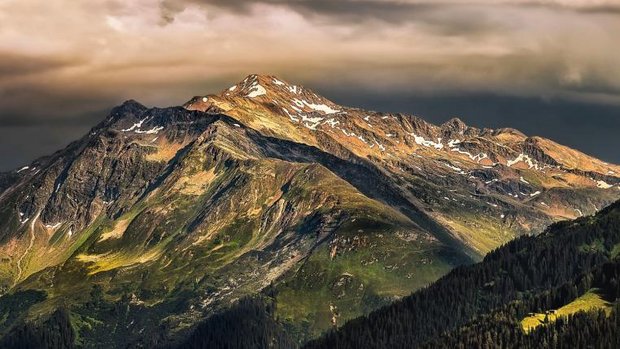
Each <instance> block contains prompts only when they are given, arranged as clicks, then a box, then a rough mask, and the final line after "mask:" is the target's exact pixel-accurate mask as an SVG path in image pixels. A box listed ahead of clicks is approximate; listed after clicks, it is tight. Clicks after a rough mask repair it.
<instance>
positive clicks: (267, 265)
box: [0, 75, 620, 347]
mask: <svg viewBox="0 0 620 349" xmlns="http://www.w3.org/2000/svg"><path fill="white" fill-rule="evenodd" d="M619 173H620V167H618V166H616V165H613V164H608V163H605V162H602V161H600V160H598V159H595V158H592V157H590V156H587V155H585V154H583V153H580V152H578V151H576V150H572V149H569V148H567V147H564V146H561V145H559V144H556V143H554V142H552V141H550V140H546V139H543V138H540V137H528V136H525V135H523V134H522V133H520V132H518V131H516V130H512V129H497V130H491V129H478V128H474V127H469V126H467V125H465V124H464V123H462V122H461V121H460V120H458V119H454V120H451V121H449V122H447V123H445V124H443V125H432V124H430V123H427V122H425V121H424V120H422V119H421V118H419V117H416V116H412V115H404V114H393V113H381V112H374V111H365V110H360V109H356V108H350V107H345V106H340V105H337V104H335V103H334V102H332V101H330V100H328V99H326V98H324V97H322V96H320V95H318V94H317V93H315V92H313V91H312V90H310V89H308V88H305V87H302V86H298V85H293V84H290V83H288V82H285V81H283V80H281V79H278V78H276V77H273V76H262V75H250V76H248V77H247V78H246V79H244V80H243V81H241V82H240V83H238V84H235V85H233V86H231V87H230V88H228V89H226V90H224V91H221V92H220V93H218V94H207V95H201V96H197V97H194V98H192V99H190V100H189V101H188V102H187V103H185V104H184V105H183V106H177V107H169V108H148V107H146V106H143V105H141V104H140V103H138V102H136V101H132V100H130V101H127V102H125V103H123V104H122V105H120V106H118V107H116V108H114V109H112V111H111V112H110V114H109V115H107V116H106V117H105V118H104V120H102V122H100V123H99V124H98V125H96V126H95V127H94V128H93V129H92V130H90V132H89V133H88V134H86V135H85V136H84V137H82V138H81V139H79V140H76V141H75V142H73V143H71V144H70V145H69V146H67V147H66V148H65V149H62V150H60V151H57V152H56V153H53V154H51V155H49V156H46V157H43V158H40V159H37V160H35V161H33V162H32V163H30V164H29V165H28V166H24V167H22V168H20V169H16V170H15V171H11V172H9V173H4V174H0V256H1V258H0V305H1V307H0V337H6V338H15V337H11V336H12V335H11V334H15V333H19V331H22V332H20V333H30V334H32V335H33V336H35V334H41V336H42V337H43V338H52V337H50V335H49V334H47V332H45V331H43V329H44V328H45V326H44V324H45V323H53V324H55V325H54V326H58V327H59V328H63V329H71V331H70V332H71V334H70V333H65V332H62V333H63V335H61V337H60V338H59V339H57V340H58V341H59V343H64V341H71V342H72V343H73V345H75V346H78V347H126V346H128V347H152V346H164V347H166V346H175V345H178V344H180V343H183V341H185V340H187V338H195V337H191V336H192V333H194V331H196V330H197V329H199V328H200V326H201V325H200V324H205V323H207V324H208V323H209V322H208V321H210V320H209V319H212V318H214V316H216V315H218V316H219V315H221V316H230V314H229V315H225V314H226V310H227V309H230V308H231V307H237V308H235V309H237V314H247V313H248V312H251V313H256V314H258V315H257V316H258V317H259V318H260V317H265V318H270V317H271V318H273V319H275V320H277V321H274V322H269V324H271V325H268V326H267V327H266V328H264V329H263V330H260V331H259V330H258V329H256V330H257V332H256V333H257V336H258V333H263V334H264V333H269V334H273V335H274V336H276V337H278V338H279V337H282V338H283V339H282V340H286V341H288V340H291V341H292V342H294V343H303V342H306V341H308V340H310V339H313V338H317V337H318V336H320V335H321V334H322V333H324V332H325V331H326V330H329V329H332V328H334V327H340V326H342V325H343V324H344V323H345V322H346V321H347V320H349V319H354V318H357V317H359V316H360V315H364V314H368V313H370V312H371V311H373V310H375V309H377V308H380V307H381V306H384V305H387V304H390V303H392V302H393V301H394V300H397V299H400V298H402V297H405V296H407V295H409V294H411V292H413V291H415V290H417V289H421V288H423V287H425V286H427V285H429V284H430V283H432V282H433V281H435V280H437V279H438V278H440V277H441V276H443V275H445V274H446V273H448V272H449V271H450V270H453V269H454V268H457V267H459V266H462V265H469V264H472V263H475V262H477V261H480V260H481V259H482V258H483V257H484V255H485V254H486V253H487V252H489V251H491V250H493V249H495V248H497V247H498V246H500V245H502V244H504V243H506V242H508V241H510V240H512V239H513V238H515V237H518V236H524V235H530V234H535V233H538V232H540V231H542V230H543V228H544V227H546V226H547V225H549V224H551V223H553V222H557V221H563V220H566V219H572V218H576V217H579V216H582V215H587V214H591V213H593V212H595V211H596V210H598V209H600V208H602V207H604V206H606V205H608V204H610V203H611V202H613V201H615V200H617V199H618V198H620V186H619V184H620V177H619V175H618V174H619ZM593 248H596V246H595V247H593ZM457 270H460V269H457ZM506 287H511V286H506ZM268 290H269V294H270V295H269V296H266V292H267V291H268ZM264 297H266V298H264ZM503 301H504V300H503V299H502V300H493V302H496V303H497V304H500V303H501V302H503ZM490 302H491V301H490ZM20 304H24V306H19V305H20ZM261 304H262V305H261ZM493 304H495V303H493ZM246 308H247V309H246ZM252 309H254V310H252ZM49 321H51V322H49ZM272 325H273V326H272ZM204 326H207V327H205V328H210V327H209V326H212V325H204ZM278 326H284V327H285V328H286V336H280V333H282V332H279V331H276V330H275V328H276V327H278ZM272 327H273V329H272ZM24 329H28V330H27V331H28V332H24V331H26V330H24ZM16 331H17V332H16ZM63 331H64V330H63ZM18 337H19V336H18ZM39 337H40V336H39ZM285 338H286V339H285ZM214 340H215V339H214ZM54 341H56V339H54ZM286 343H288V342H286Z"/></svg>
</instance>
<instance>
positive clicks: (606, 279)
mask: <svg viewBox="0 0 620 349" xmlns="http://www.w3.org/2000/svg"><path fill="white" fill-rule="evenodd" d="M619 243H620V203H618V202H616V203H615V204H613V205H611V206H609V207H607V208H606V209H604V210H602V211H601V212H600V213H598V214H597V215H596V216H593V217H584V218H580V219H578V220H576V221H569V222H561V223H557V224H554V225H552V226H550V227H549V228H548V229H547V230H546V231H545V232H544V233H543V234H541V235H539V236H536V237H530V236H527V237H521V238H518V239H516V240H514V241H512V242H510V243H508V244H507V245H505V246H503V247H501V248H498V249H497V250H495V251H493V252H491V253H489V254H488V255H487V256H486V258H485V259H484V260H483V261H482V262H481V263H478V264H476V265H472V266H465V267H461V268H458V269H456V270H454V271H452V272H451V273H449V274H448V275H446V276H445V277H443V278H442V279H440V280H438V281H437V282H435V283H434V284H432V285H431V286H429V287H428V288H426V289H423V290H421V291H419V292H416V293H414V294H413V295H411V296H409V297H406V298H404V299H402V300H400V301H398V302H396V303H394V304H392V305H389V306H387V307H384V308H382V309H379V310H377V311H375V312H373V313H371V314H369V315H368V316H365V317H362V318H358V319H355V320H352V321H350V322H349V323H347V324H345V325H344V326H343V327H342V328H341V329H339V330H337V331H333V332H330V333H328V334H326V335H325V336H323V337H322V338H320V339H318V340H315V341H312V342H310V343H307V344H306V345H305V348H309V349H314V348H414V347H425V348H442V347H446V348H447V347H459V348H475V347H478V348H495V347H513V348H522V347H532V348H540V347H553V348H555V347H558V348H566V347H570V348H575V347H593V348H614V347H618V346H619V345H620V342H619V336H618V332H619V330H620V322H619V314H618V305H617V298H618V295H619V291H618V284H619V280H620V278H619V265H618V263H619V262H618V258H617V257H618V246H619V245H618V244H619ZM591 289H597V290H598V292H600V294H601V295H602V297H604V298H605V299H606V300H607V301H609V302H610V303H612V304H615V305H614V306H613V310H612V311H611V312H610V313H609V314H605V313H604V312H601V311H598V310H594V311H591V312H588V313H577V314H575V315H573V316H570V317H568V318H561V319H560V320H558V321H556V322H554V323H552V324H548V325H543V326H539V327H537V328H536V329H535V330H533V331H531V332H530V333H526V332H525V331H524V330H523V329H522V328H521V327H520V324H519V321H520V320H521V319H522V318H524V317H525V316H527V315H528V314H530V313H541V312H542V313H545V312H546V311H547V310H549V309H556V308H559V307H561V306H562V305H564V304H567V303H569V302H570V301H572V300H574V299H575V298H577V297H579V296H580V295H583V294H585V293H586V292H588V291H589V290H591Z"/></svg>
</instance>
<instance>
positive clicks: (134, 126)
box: [121, 116, 150, 132]
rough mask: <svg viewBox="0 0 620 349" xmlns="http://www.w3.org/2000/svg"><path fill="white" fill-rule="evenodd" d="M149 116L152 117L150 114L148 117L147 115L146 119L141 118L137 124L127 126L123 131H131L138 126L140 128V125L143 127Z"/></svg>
mask: <svg viewBox="0 0 620 349" xmlns="http://www.w3.org/2000/svg"><path fill="white" fill-rule="evenodd" d="M149 118H150V116H147V117H145V118H144V119H142V120H140V121H138V122H136V123H135V124H133V125H132V126H131V127H130V128H126V129H124V130H121V131H123V132H130V131H133V130H134V129H136V128H140V127H142V124H143V123H144V122H145V121H147V120H148V119H149Z"/></svg>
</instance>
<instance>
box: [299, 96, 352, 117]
mask: <svg viewBox="0 0 620 349" xmlns="http://www.w3.org/2000/svg"><path fill="white" fill-rule="evenodd" d="M293 102H294V103H295V104H297V105H298V106H299V107H300V108H302V107H303V106H304V105H305V106H306V107H308V108H310V109H312V110H315V111H318V112H322V113H325V114H336V113H339V112H340V110H338V109H332V108H331V107H329V106H328V105H325V104H315V103H310V102H308V101H306V100H298V99H294V100H293Z"/></svg>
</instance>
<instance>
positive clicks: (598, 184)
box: [596, 181, 613, 189]
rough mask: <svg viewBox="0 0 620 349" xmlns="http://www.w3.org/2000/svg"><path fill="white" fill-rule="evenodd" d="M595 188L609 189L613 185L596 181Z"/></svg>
mask: <svg viewBox="0 0 620 349" xmlns="http://www.w3.org/2000/svg"><path fill="white" fill-rule="evenodd" d="M596 186H597V187H598V188H601V189H609V188H611V187H613V185H611V184H609V183H607V182H605V181H597V182H596Z"/></svg>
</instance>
